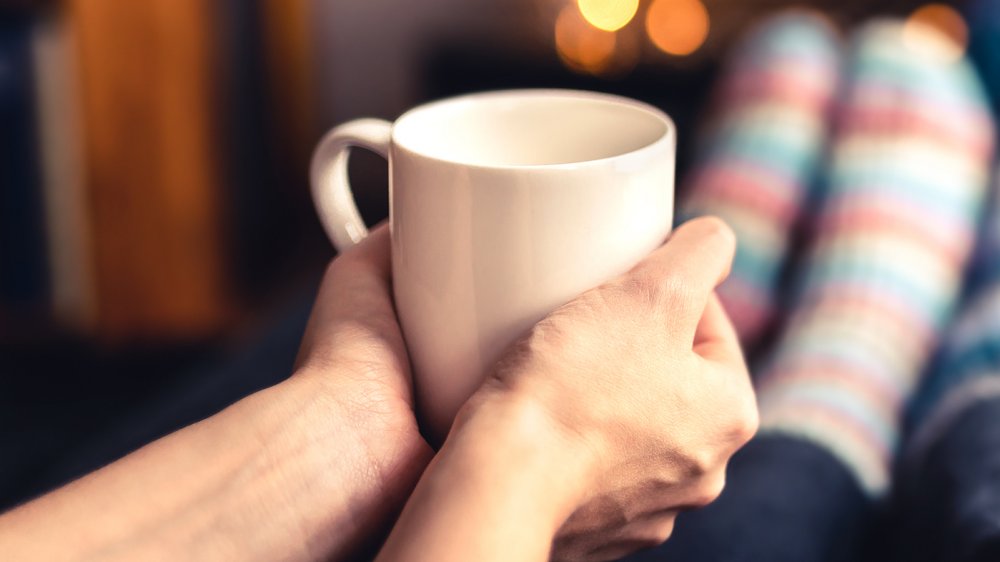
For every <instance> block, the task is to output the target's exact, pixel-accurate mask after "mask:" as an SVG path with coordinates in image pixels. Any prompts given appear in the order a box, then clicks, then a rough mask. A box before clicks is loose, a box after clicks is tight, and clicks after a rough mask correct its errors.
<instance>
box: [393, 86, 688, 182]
mask: <svg viewBox="0 0 1000 562" xmlns="http://www.w3.org/2000/svg"><path fill="white" fill-rule="evenodd" d="M502 97H515V98H516V97H561V98H566V99H582V100H591V101H603V102H610V103H613V104H615V105H621V106H627V107H631V108H633V109H638V110H640V111H642V112H643V113H646V114H647V115H649V116H650V117H652V118H654V119H656V120H658V121H659V122H660V124H661V125H663V134H661V135H659V136H658V137H656V138H655V139H654V140H652V141H651V142H648V143H646V144H644V145H642V146H640V147H639V148H636V149H633V150H630V151H628V152H623V153H621V154H614V155H611V156H605V157H601V158H593V159H589V160H578V161H574V162H554V163H546V164H490V163H481V162H466V161H463V160H460V159H455V158H447V157H441V156H438V155H433V154H429V153H427V152H425V151H422V150H419V149H416V148H413V147H411V146H407V145H406V143H403V142H400V140H399V138H398V135H397V131H398V128H399V126H400V125H401V124H403V123H404V122H405V121H406V120H407V119H408V118H411V117H413V116H414V115H416V114H418V113H423V112H426V111H429V110H433V109H437V108H440V107H443V106H446V105H452V104H455V103H460V102H463V101H469V100H483V99H489V98H502ZM676 136H677V126H676V124H675V123H674V120H673V119H672V118H671V117H670V116H669V115H667V113H666V112H664V111H663V110H661V109H659V108H657V107H656V106H653V105H651V104H648V103H646V102H643V101H639V100H636V99H633V98H629V97H626V96H619V95H616V94H609V93H605V92H595V91H589V90H572V89H562V88H519V89H510V90H486V91H481V92H471V93H467V94H459V95H456V96H450V97H446V98H441V99H438V100H433V101H430V102H427V103H423V104H420V105H418V106H416V107H413V108H411V109H408V110H406V111H405V112H403V114H402V115H400V116H399V117H397V118H396V120H395V121H393V122H392V127H391V131H390V140H391V150H401V151H403V152H406V153H408V154H410V155H412V156H413V157H416V158H420V159H423V160H430V161H434V162H437V163H441V164H450V165H454V166H461V167H463V168H476V169H484V170H517V171H532V170H538V171H545V170H567V169H578V168H582V167H589V166H594V165H605V164H607V163H610V162H614V161H627V160H632V159H639V158H643V157H644V156H645V155H646V153H648V152H653V151H655V150H656V149H657V148H658V147H660V146H661V145H663V144H665V143H666V144H671V145H675V143H676V140H675V139H676Z"/></svg>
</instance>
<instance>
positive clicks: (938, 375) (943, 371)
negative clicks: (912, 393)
mask: <svg viewBox="0 0 1000 562" xmlns="http://www.w3.org/2000/svg"><path fill="white" fill-rule="evenodd" d="M975 258H976V259H975V260H974V262H973V267H972V270H971V272H970V275H969V283H968V294H969V298H968V299H967V301H966V303H965V304H964V306H963V308H962V311H961V312H960V314H959V316H958V319H957V320H956V321H955V323H954V325H953V326H951V328H950V329H949V330H948V333H947V334H946V335H945V337H944V340H943V341H942V344H941V349H940V352H939V354H938V356H937V359H936V361H935V362H934V365H933V367H932V369H931V372H930V374H929V376H928V381H927V383H926V385H925V388H923V389H922V390H921V392H920V394H919V395H918V397H917V399H916V401H915V404H913V406H912V411H911V413H910V423H911V425H914V426H917V427H918V428H919V430H920V433H921V434H927V433H928V432H930V433H935V432H936V431H937V430H938V429H944V428H943V427H938V428H929V427H926V426H943V425H946V424H947V423H948V422H949V421H950V419H951V417H952V415H953V414H957V413H958V412H960V411H961V410H964V409H965V408H966V407H967V406H969V405H970V404H971V403H972V402H975V401H978V400H980V399H983V398H989V397H995V396H1000V183H998V180H997V179H995V180H994V182H993V193H992V202H991V204H990V208H989V211H988V213H987V215H986V221H985V225H984V229H983V232H982V236H981V237H980V244H979V246H978V248H977V251H976V253H975ZM943 409H944V410H948V412H941V410H943Z"/></svg>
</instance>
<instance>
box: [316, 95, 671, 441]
mask: <svg viewBox="0 0 1000 562" xmlns="http://www.w3.org/2000/svg"><path fill="white" fill-rule="evenodd" d="M675 145H676V131H675V128H674V126H673V124H672V122H671V121H670V119H669V118H668V117H667V116H666V115H664V114H663V113H662V112H660V111H658V110H656V109H654V108H652V107H650V106H648V105H645V104H642V103H639V102H636V101H633V100H629V99H627V98H620V97H616V96H610V95H605V94H597V93H589V92H572V91H561V90H520V91H504V92H490V93H483V94H471V95H468V96H462V97H458V98H452V99H448V100H442V101H439V102H434V103H431V104H428V105H424V106H420V107H418V108H415V109H413V110H411V111H409V112H407V113H406V114H404V115H403V116H402V117H400V118H399V119H398V120H397V121H396V123H395V124H394V125H393V127H392V129H391V132H390V138H389V140H388V150H387V151H388V159H389V168H390V174H389V178H390V199H389V201H390V229H391V239H392V275H393V291H394V298H395V304H396V311H397V315H398V318H399V321H400V324H401V327H402V330H403V335H404V339H405V340H406V344H407V350H408V353H409V354H410V359H411V364H412V366H413V372H414V390H415V396H416V401H417V412H419V414H420V418H421V423H422V425H423V427H424V429H425V432H426V433H427V434H428V436H429V437H430V438H431V439H432V441H438V440H440V439H443V437H444V436H445V435H446V434H447V432H448V430H449V428H450V426H451V423H452V420H453V419H454V416H455V414H456V413H457V411H458V410H459V408H460V407H461V406H462V404H463V403H464V402H465V401H466V400H467V399H468V398H469V396H470V395H471V394H472V393H473V392H475V390H476V389H477V388H478V387H479V386H480V384H481V383H482V381H483V379H484V377H486V376H487V375H488V374H489V373H490V371H491V369H492V368H493V366H494V365H495V364H496V362H497V360H498V359H499V358H500V357H501V355H502V354H503V353H504V351H505V350H506V349H507V348H508V347H509V346H510V345H511V344H512V343H514V342H516V340H517V339H518V338H520V337H523V336H524V335H525V334H526V333H527V332H528V330H530V329H531V327H532V326H533V325H534V324H536V323H537V322H538V321H539V320H541V319H542V318H544V317H545V316H546V315H548V314H549V313H551V312H552V311H553V310H555V309H556V308H558V307H559V306H562V305H563V304H565V303H567V302H569V301H570V300H572V299H573V298H574V297H576V296H578V295H579V294H581V293H582V292H584V291H586V290H588V289H591V288H593V287H595V286H597V285H599V284H601V283H603V282H605V281H607V280H609V279H611V278H613V277H615V276H617V275H619V274H622V273H624V272H626V271H627V270H628V269H630V268H631V267H632V266H634V265H635V264H636V263H637V262H639V261H640V260H641V259H642V258H643V257H644V256H646V255H647V254H648V253H649V252H651V251H652V250H654V249H655V248H657V247H658V246H659V245H660V244H662V243H663V242H664V240H665V239H666V237H667V236H668V235H669V233H670V230H671V225H672V221H673V203H674V159H675V158H674V153H675ZM314 178H315V174H314ZM314 188H315V179H314ZM317 205H318V206H319V207H320V212H321V215H322V214H323V207H322V205H321V202H320V201H317ZM325 222H327V221H325ZM328 230H330V228H329V225H328ZM331 236H334V233H333V232H331ZM341 236H342V237H343V235H341Z"/></svg>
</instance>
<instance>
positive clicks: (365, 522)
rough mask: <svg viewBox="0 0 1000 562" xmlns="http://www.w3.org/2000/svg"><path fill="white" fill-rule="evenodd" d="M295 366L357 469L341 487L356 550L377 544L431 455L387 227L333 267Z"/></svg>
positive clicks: (341, 451)
mask: <svg viewBox="0 0 1000 562" xmlns="http://www.w3.org/2000/svg"><path fill="white" fill-rule="evenodd" d="M296 364H297V366H296V374H295V378H297V379H299V380H301V381H303V383H305V384H308V385H310V387H311V391H312V392H315V393H316V398H317V399H318V400H320V401H322V403H323V404H325V405H326V406H328V407H329V409H330V410H331V412H333V413H334V414H335V415H334V416H333V417H331V418H329V419H330V420H331V422H332V423H334V424H336V425H337V426H338V427H331V428H327V430H328V431H335V432H337V436H336V437H337V439H336V446H337V454H338V455H340V456H350V457H351V459H350V460H351V463H352V465H353V466H354V467H355V469H356V470H355V475H354V476H355V477H354V478H353V479H352V482H350V484H351V485H350V486H346V485H345V488H344V490H345V493H349V494H350V495H351V496H352V497H350V498H349V501H350V504H351V506H352V511H353V512H354V515H355V521H356V528H355V529H351V530H350V531H351V532H354V533H356V534H357V536H356V537H354V538H353V539H354V540H352V541H351V542H352V543H353V546H352V548H354V549H358V548H360V549H367V548H371V547H377V544H376V541H378V540H380V539H381V538H382V534H383V533H387V532H388V529H389V525H390V524H391V522H392V519H393V517H394V516H395V515H396V513H397V512H398V510H399V509H401V508H402V506H403V504H404V502H405V501H406V498H407V496H408V495H409V493H410V491H411V490H412V488H413V486H414V485H416V482H417V480H418V478H419V477H420V474H421V473H422V472H423V469H424V468H425V467H426V466H427V463H428V462H430V459H431V457H432V455H433V451H432V449H431V447H430V446H429V445H428V444H427V442H426V441H425V440H424V439H423V437H422V436H421V435H420V432H419V430H418V427H417V421H416V418H415V416H414V409H413V388H412V382H411V375H410V363H409V359H408V356H407V354H406V347H405V344H404V343H403V337H402V333H401V332H400V328H399V324H398V323H397V320H396V313H395V309H394V306H393V301H392V291H391V264H390V245H389V229H388V227H387V226H386V225H382V226H380V227H378V228H376V229H374V230H372V232H371V234H370V235H369V236H368V237H367V238H366V239H365V240H363V241H362V242H360V243H359V244H358V245H357V246H355V247H354V248H351V249H350V250H348V251H346V252H344V253H343V254H341V255H340V256H339V257H337V258H336V259H335V260H333V262H331V264H330V266H329V268H328V269H327V272H326V275H325V276H324V278H323V282H322V285H321V286H320V289H319V294H318V295H317V297H316V303H315V305H314V306H313V311H312V317H311V318H310V320H309V325H308V327H307V328H306V333H305V336H304V337H303V340H302V345H301V348H300V350H299V357H298V359H297V361H296ZM338 532H343V530H339V531H338Z"/></svg>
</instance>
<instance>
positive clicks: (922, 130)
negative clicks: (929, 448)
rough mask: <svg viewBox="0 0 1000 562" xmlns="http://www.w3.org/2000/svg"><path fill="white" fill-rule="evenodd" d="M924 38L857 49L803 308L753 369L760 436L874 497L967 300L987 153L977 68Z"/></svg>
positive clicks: (880, 38) (866, 39)
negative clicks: (818, 454)
mask: <svg viewBox="0 0 1000 562" xmlns="http://www.w3.org/2000/svg"><path fill="white" fill-rule="evenodd" d="M926 34H927V37H928V38H932V39H928V40H929V41H932V42H933V41H937V40H941V39H940V38H939V37H938V36H935V35H933V32H932V31H930V30H927V31H926ZM923 37H924V35H923V34H914V32H913V30H910V31H908V32H905V33H904V31H903V27H902V26H901V25H900V24H897V23H892V22H878V23H873V24H870V25H869V26H867V27H865V28H863V29H862V30H861V31H860V32H859V33H858V34H857V36H856V37H855V38H854V41H853V42H852V45H851V49H850V53H849V61H848V62H849V66H848V71H847V75H846V76H845V88H844V90H843V93H842V97H841V101H840V104H839V106H838V110H837V117H836V119H837V130H836V132H835V136H834V138H833V139H832V143H831V154H830V161H829V164H828V170H827V174H828V176H827V180H828V185H827V192H826V193H825V194H824V198H823V200H822V201H821V202H820V204H821V207H820V210H819V211H818V215H817V217H816V220H815V228H816V230H815V232H814V238H813V239H812V241H811V244H810V246H809V247H808V251H807V254H806V256H805V261H804V263H803V264H802V269H801V270H800V273H801V276H800V277H799V280H800V283H801V284H800V285H799V286H798V291H797V294H796V297H795V298H796V304H795V309H794V311H793V313H792V315H791V318H790V320H789V322H788V324H787V325H786V327H785V332H784V333H783V334H782V337H781V339H780V340H779V341H778V343H777V346H776V348H775V349H774V350H773V354H772V356H771V357H770V358H769V361H768V362H767V364H766V365H765V368H764V369H762V371H761V372H760V373H759V375H758V376H759V378H758V381H759V382H758V400H759V404H760V412H761V431H762V432H764V433H780V434H785V435H794V436H798V437H802V438H805V439H807V440H809V441H812V442H814V443H816V444H818V445H819V446H822V447H825V448H826V449H827V450H829V451H831V452H832V453H833V454H834V455H835V456H836V457H837V458H839V459H840V460H841V461H842V462H843V463H844V464H845V466H847V467H848V468H850V469H851V470H852V471H853V473H854V474H855V475H856V477H857V478H858V480H859V482H860V483H861V485H862V486H863V487H864V488H865V489H866V490H867V491H868V492H869V493H871V494H872V495H877V494H879V493H881V492H882V491H883V490H884V489H885V487H886V484H887V480H888V467H889V463H890V461H891V458H892V455H893V454H894V452H895V448H896V444H897V440H898V435H899V426H900V421H899V415H900V410H901V407H902V406H903V404H904V403H905V401H906V400H908V398H909V397H910V395H911V394H912V392H913V389H914V386H915V384H916V383H917V379H918V377H919V375H920V374H921V372H922V371H923V370H924V368H925V363H926V361H927V359H928V355H929V353H930V351H931V349H932V347H933V346H934V345H935V343H936V340H937V339H938V336H939V334H940V332H941V330H942V327H943V325H944V324H945V322H946V320H947V319H948V317H949V315H950V313H951V310H952V307H953V305H954V302H955V299H956V297H957V294H958V292H959V289H960V285H961V278H962V273H963V269H964V266H965V264H966V262H967V259H968V255H969V253H970V250H971V246H972V242H973V239H974V235H975V229H976V221H977V218H978V215H979V211H980V208H981V200H982V196H983V193H984V189H985V184H986V179H987V175H988V174H987V171H988V170H987V166H988V158H989V155H990V153H991V150H992V123H991V119H990V117H989V113H988V110H987V107H986V102H985V99H984V95H983V93H982V91H981V87H980V85H979V83H978V81H977V78H976V77H975V76H974V74H973V72H972V70H971V67H970V66H969V65H968V63H967V62H966V61H964V60H957V61H956V60H954V59H951V60H946V59H944V58H941V57H937V56H934V55H933V52H934V51H927V50H925V49H923V48H921V47H922V44H921V43H920V42H921V41H923Z"/></svg>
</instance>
